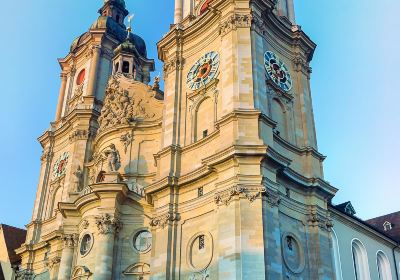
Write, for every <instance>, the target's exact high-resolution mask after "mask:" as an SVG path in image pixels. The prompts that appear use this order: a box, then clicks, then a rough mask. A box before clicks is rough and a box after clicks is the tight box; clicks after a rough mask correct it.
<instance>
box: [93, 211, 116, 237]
mask: <svg viewBox="0 0 400 280" xmlns="http://www.w3.org/2000/svg"><path fill="white" fill-rule="evenodd" d="M96 226H97V229H98V230H99V233H100V234H114V233H118V232H119V231H120V230H121V228H122V222H121V221H120V220H119V219H118V218H117V217H115V216H111V215H110V214H102V215H100V216H97V217H96Z"/></svg>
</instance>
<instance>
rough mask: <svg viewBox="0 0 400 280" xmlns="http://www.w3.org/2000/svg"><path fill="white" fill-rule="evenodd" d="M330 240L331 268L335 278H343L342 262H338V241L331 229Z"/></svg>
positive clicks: (337, 279) (339, 279)
mask: <svg viewBox="0 0 400 280" xmlns="http://www.w3.org/2000/svg"><path fill="white" fill-rule="evenodd" d="M331 241H332V256H333V268H334V271H335V276H336V277H335V279H336V280H343V275H342V264H341V262H340V251H339V242H338V239H337V235H336V233H335V231H334V230H333V229H332V231H331Z"/></svg>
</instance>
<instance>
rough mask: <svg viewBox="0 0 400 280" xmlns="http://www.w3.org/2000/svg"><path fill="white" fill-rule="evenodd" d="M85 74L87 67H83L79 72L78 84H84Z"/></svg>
mask: <svg viewBox="0 0 400 280" xmlns="http://www.w3.org/2000/svg"><path fill="white" fill-rule="evenodd" d="M85 74H86V70H85V69H82V70H81V72H79V74H78V78H76V84H77V85H78V86H80V85H81V84H83V82H84V81H85Z"/></svg>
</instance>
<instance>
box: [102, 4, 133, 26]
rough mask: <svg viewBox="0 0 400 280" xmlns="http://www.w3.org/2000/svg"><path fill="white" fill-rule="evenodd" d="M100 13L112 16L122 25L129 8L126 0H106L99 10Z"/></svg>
mask: <svg viewBox="0 0 400 280" xmlns="http://www.w3.org/2000/svg"><path fill="white" fill-rule="evenodd" d="M99 13H100V15H102V16H104V17H111V18H113V19H114V20H115V21H116V22H117V23H119V24H120V25H124V20H125V17H126V16H127V15H128V10H127V9H126V6H125V1H124V0H104V5H103V7H101V9H100V10H99Z"/></svg>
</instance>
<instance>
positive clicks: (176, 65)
mask: <svg viewBox="0 0 400 280" xmlns="http://www.w3.org/2000/svg"><path fill="white" fill-rule="evenodd" d="M184 64H185V61H184V59H183V58H173V59H170V60H168V61H167V62H165V63H164V67H163V70H164V77H167V76H168V74H169V73H171V72H173V71H175V70H180V69H183V66H184Z"/></svg>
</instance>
